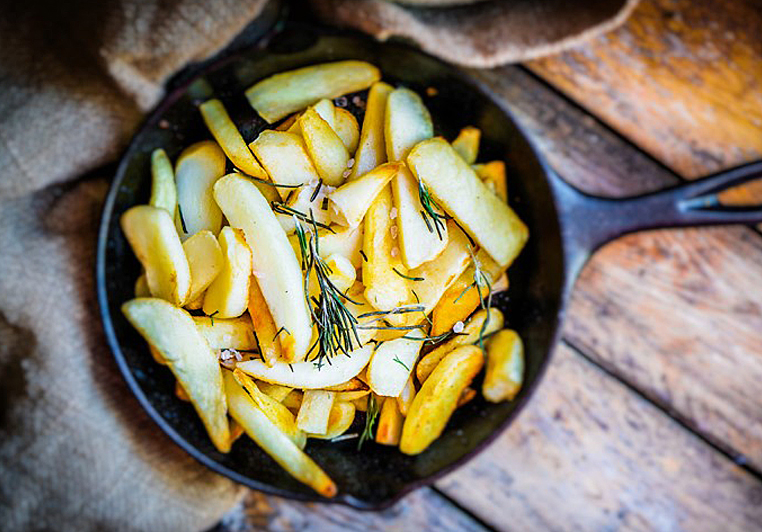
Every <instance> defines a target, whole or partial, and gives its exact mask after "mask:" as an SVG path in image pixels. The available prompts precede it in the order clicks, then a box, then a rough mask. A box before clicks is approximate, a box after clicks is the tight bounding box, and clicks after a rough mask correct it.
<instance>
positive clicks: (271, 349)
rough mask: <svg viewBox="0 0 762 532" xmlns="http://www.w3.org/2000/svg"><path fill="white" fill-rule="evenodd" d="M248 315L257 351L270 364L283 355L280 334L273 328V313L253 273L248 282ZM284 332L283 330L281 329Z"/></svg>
mask: <svg viewBox="0 0 762 532" xmlns="http://www.w3.org/2000/svg"><path fill="white" fill-rule="evenodd" d="M248 308H249V315H250V316H251V322H252V324H253V326H254V333H255V334H256V336H257V345H259V352H260V353H261V354H262V358H263V359H264V361H265V364H271V363H273V362H275V361H276V360H278V359H279V358H280V357H281V356H283V348H282V347H281V344H280V338H279V336H280V334H278V329H276V328H275V321H274V320H273V315H272V314H271V313H270V307H268V306H267V301H266V300H265V296H264V295H263V294H262V290H261V289H260V288H259V282H258V281H257V278H256V277H254V276H253V275H252V276H251V283H250V284H249V306H248ZM281 334H285V330H283V331H281Z"/></svg>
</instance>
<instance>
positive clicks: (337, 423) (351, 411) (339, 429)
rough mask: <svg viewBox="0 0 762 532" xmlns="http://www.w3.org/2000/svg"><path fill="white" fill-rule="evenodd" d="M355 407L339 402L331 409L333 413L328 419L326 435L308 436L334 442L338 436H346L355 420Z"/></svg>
mask: <svg viewBox="0 0 762 532" xmlns="http://www.w3.org/2000/svg"><path fill="white" fill-rule="evenodd" d="M355 412H357V409H356V408H355V405H354V404H352V403H350V402H346V401H337V402H334V403H333V406H332V407H331V413H330V415H329V417H328V428H327V429H326V431H325V434H308V435H307V436H309V437H310V438H317V439H320V440H332V439H333V438H336V437H337V436H341V435H342V434H344V433H345V432H346V431H347V429H348V428H349V427H350V426H351V425H352V422H353V421H354V420H355Z"/></svg>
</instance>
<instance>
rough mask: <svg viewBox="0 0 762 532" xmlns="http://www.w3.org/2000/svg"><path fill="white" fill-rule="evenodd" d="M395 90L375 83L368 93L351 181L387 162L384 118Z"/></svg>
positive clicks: (350, 175) (383, 84) (380, 83)
mask: <svg viewBox="0 0 762 532" xmlns="http://www.w3.org/2000/svg"><path fill="white" fill-rule="evenodd" d="M393 90H394V88H393V87H392V86H391V85H388V84H386V83H384V82H383V81H379V82H378V83H374V84H373V86H372V87H371V88H370V91H369V92H368V101H367V104H366V106H365V116H364V117H363V121H362V129H361V130H360V144H359V145H358V146H357V152H356V153H355V164H354V166H352V172H351V173H350V174H349V181H352V180H353V179H356V178H358V177H360V176H361V175H365V174H367V173H368V172H370V171H371V170H373V169H374V168H375V167H376V166H379V165H381V164H383V163H385V162H386V145H385V141H384V117H385V115H386V101H387V99H388V98H389V93H390V92H392V91H393Z"/></svg>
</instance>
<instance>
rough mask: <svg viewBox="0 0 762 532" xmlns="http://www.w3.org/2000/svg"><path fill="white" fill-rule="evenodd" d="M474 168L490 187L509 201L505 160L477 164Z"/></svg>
mask: <svg viewBox="0 0 762 532" xmlns="http://www.w3.org/2000/svg"><path fill="white" fill-rule="evenodd" d="M473 168H474V171H475V172H476V175H478V176H479V179H481V180H482V181H484V184H485V185H487V188H488V189H490V190H491V191H492V192H494V193H495V194H497V197H498V198H500V199H501V200H503V201H508V182H507V180H506V178H505V163H504V162H503V161H492V162H489V163H485V164H475V165H474V166H473Z"/></svg>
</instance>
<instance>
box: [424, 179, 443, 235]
mask: <svg viewBox="0 0 762 532" xmlns="http://www.w3.org/2000/svg"><path fill="white" fill-rule="evenodd" d="M418 199H420V200H421V206H422V207H423V210H422V211H421V216H423V221H424V222H426V227H428V229H429V232H430V233H433V232H434V231H433V230H432V227H433V229H436V231H437V236H438V237H439V240H442V230H443V229H444V228H445V224H444V221H446V220H449V219H450V216H448V215H447V214H442V213H444V209H442V208H441V207H440V206H439V205H438V204H437V202H436V201H434V198H432V197H431V193H429V189H428V187H426V185H425V184H424V183H423V181H418ZM437 210H439V211H442V212H441V213H439V212H437Z"/></svg>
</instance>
